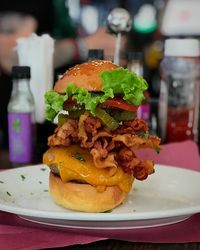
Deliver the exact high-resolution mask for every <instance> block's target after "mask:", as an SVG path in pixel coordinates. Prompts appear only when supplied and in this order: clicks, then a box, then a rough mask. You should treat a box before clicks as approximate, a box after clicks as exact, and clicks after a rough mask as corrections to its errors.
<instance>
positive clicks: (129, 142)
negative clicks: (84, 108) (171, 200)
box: [48, 112, 160, 180]
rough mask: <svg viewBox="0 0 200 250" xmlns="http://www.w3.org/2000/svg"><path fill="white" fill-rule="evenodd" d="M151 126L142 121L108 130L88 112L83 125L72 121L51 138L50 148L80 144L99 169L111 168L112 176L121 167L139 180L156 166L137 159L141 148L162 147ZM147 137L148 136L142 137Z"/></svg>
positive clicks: (82, 121)
mask: <svg viewBox="0 0 200 250" xmlns="http://www.w3.org/2000/svg"><path fill="white" fill-rule="evenodd" d="M147 129H148V127H147V124H146V123H145V122H144V121H143V120H140V119H138V118H135V119H134V120H133V121H128V122H123V123H122V125H121V126H120V127H119V128H118V129H116V130H115V131H108V130H106V129H105V128H104V127H103V126H102V124H101V123H100V120H99V119H98V118H95V117H91V116H90V115H89V113H88V112H86V113H85V114H83V115H81V117H80V119H79V121H75V120H68V121H67V122H66V123H64V124H63V125H62V126H61V127H58V128H57V129H56V130H55V132H54V134H53V135H52V136H50V137H49V138H48V145H49V146H58V145H63V146H69V145H71V144H72V143H79V144H80V146H81V147H83V148H87V149H89V150H90V153H91V155H92V156H93V160H94V165H95V166H96V167H97V168H109V169H110V175H113V174H115V172H116V170H117V167H118V166H121V167H123V169H124V171H125V172H129V173H131V174H132V175H133V176H134V177H135V178H137V179H139V180H143V179H146V178H147V177H148V175H149V174H152V173H153V172H154V162H153V161H152V160H144V161H142V160H141V159H139V158H137V157H136V155H135V153H134V152H135V151H136V150H138V149H141V148H152V149H155V148H157V147H159V144H160V138H158V137H156V136H152V135H149V134H148V130H147ZM140 133H141V134H142V133H143V134H144V136H142V135H140Z"/></svg>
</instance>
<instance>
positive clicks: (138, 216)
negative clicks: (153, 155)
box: [0, 164, 200, 221]
mask: <svg viewBox="0 0 200 250" xmlns="http://www.w3.org/2000/svg"><path fill="white" fill-rule="evenodd" d="M35 167H38V168H41V167H47V166H46V165H45V164H37V165H30V166H24V167H20V168H15V169H7V170H3V171H1V172H0V176H1V173H4V174H5V173H6V172H7V171H12V172H13V171H14V172H15V171H20V170H22V169H23V170H26V171H29V170H30V169H32V168H35ZM156 167H161V168H163V167H164V168H168V169H169V168H171V169H176V170H177V169H178V171H179V170H181V171H189V172H192V173H197V174H198V175H199V176H200V172H199V171H196V170H191V169H186V168H181V167H177V166H170V165H164V164H156ZM47 168H48V167H47ZM0 211H4V212H10V213H13V214H16V215H20V216H23V215H24V216H32V217H33V216H34V217H38V218H45V219H48V218H49V219H58V220H69V219H70V217H71V216H72V214H73V212H74V211H70V212H67V211H66V212H57V213H55V212H51V211H46V210H44V211H43V210H40V211H37V210H34V209H29V208H21V207H19V209H18V207H17V208H16V207H15V206H10V205H5V204H2V203H1V199H0ZM52 213H55V214H54V215H52ZM197 213H200V204H199V205H196V206H193V207H185V208H181V209H180V208H179V209H178V208H176V209H169V210H167V214H166V210H163V211H160V212H159V214H157V213H155V212H153V211H152V212H136V213H135V212H132V213H120V217H119V218H118V219H117V220H116V216H117V215H118V214H116V213H113V214H112V213H85V212H75V213H74V214H75V215H76V216H74V217H75V218H74V217H73V220H74V221H125V220H134V221H138V220H153V219H162V218H173V217H177V216H191V215H194V214H197Z"/></svg>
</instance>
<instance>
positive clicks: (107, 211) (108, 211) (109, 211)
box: [102, 209, 112, 213]
mask: <svg viewBox="0 0 200 250" xmlns="http://www.w3.org/2000/svg"><path fill="white" fill-rule="evenodd" d="M111 212H112V209H110V210H106V211H104V212H102V213H111Z"/></svg>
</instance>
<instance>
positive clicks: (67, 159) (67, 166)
mask: <svg viewBox="0 0 200 250" xmlns="http://www.w3.org/2000/svg"><path fill="white" fill-rule="evenodd" d="M43 162H44V163H45V164H47V165H54V164H56V165H57V167H58V170H59V173H60V177H61V179H62V181H63V182H68V181H71V180H84V181H85V182H87V183H89V184H91V185H93V186H119V188H120V189H121V190H122V191H124V192H129V191H130V189H131V186H132V183H133V179H134V178H133V176H131V175H130V174H127V173H125V172H124V171H123V170H122V168H120V167H118V168H117V171H116V173H115V174H114V175H112V176H110V171H109V168H103V169H100V168H96V167H95V166H94V163H93V159H92V155H91V154H90V153H89V152H88V151H87V150H84V149H82V148H80V147H79V146H78V145H73V146H70V147H52V148H49V149H48V150H47V152H46V153H45V154H44V156H43Z"/></svg>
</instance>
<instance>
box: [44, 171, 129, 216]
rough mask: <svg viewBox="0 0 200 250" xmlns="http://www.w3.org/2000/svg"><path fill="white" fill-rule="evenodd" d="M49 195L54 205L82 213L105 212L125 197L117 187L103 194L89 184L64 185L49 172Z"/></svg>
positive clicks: (125, 194)
mask: <svg viewBox="0 0 200 250" xmlns="http://www.w3.org/2000/svg"><path fill="white" fill-rule="evenodd" d="M49 189H50V194H51V196H52V198H53V200H54V202H55V203H57V204H58V205H61V206H63V207H65V208H68V209H72V210H77V211H82V212H105V211H108V210H110V209H113V208H115V207H117V206H118V205H120V204H121V203H122V202H123V201H124V199H125V198H126V197H127V193H125V192H123V191H121V190H120V189H119V187H118V186H112V187H107V188H106V189H105V191H104V192H98V191H97V189H96V188H95V187H93V186H91V185H89V184H77V183H73V182H67V183H64V182H62V180H61V179H60V178H59V177H58V176H55V175H54V174H52V173H51V172H50V175H49Z"/></svg>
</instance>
